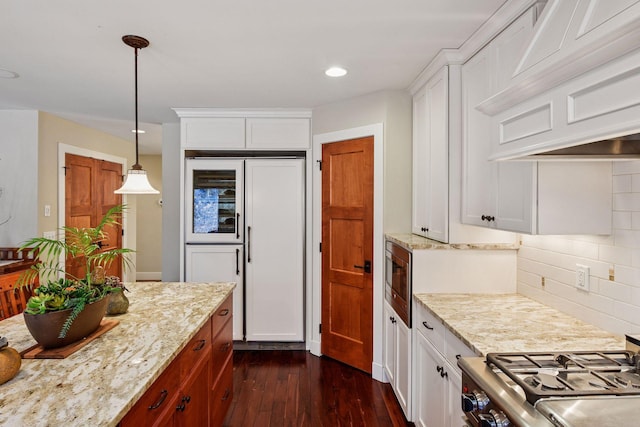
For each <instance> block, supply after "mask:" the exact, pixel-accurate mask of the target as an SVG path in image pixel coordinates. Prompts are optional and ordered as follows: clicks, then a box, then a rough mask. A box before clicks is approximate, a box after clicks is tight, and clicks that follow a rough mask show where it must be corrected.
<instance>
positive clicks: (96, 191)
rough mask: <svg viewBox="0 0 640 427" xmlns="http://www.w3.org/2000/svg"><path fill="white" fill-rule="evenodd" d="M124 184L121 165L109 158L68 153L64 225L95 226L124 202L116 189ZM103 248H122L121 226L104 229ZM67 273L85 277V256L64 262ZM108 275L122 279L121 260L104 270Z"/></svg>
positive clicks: (66, 158)
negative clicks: (110, 160) (115, 192)
mask: <svg viewBox="0 0 640 427" xmlns="http://www.w3.org/2000/svg"><path fill="white" fill-rule="evenodd" d="M121 185H122V165H121V164H119V163H113V162H108V161H106V160H100V159H94V158H91V157H84V156H78V155H75V154H69V153H67V154H66V155H65V225H66V226H68V227H95V226H97V225H98V222H99V221H100V220H101V219H102V217H103V216H104V214H105V213H106V212H107V211H108V210H109V209H111V208H112V207H114V206H116V205H118V204H121V203H122V196H121V195H120V194H114V193H113V192H114V190H116V189H117V188H119V187H120V186H121ZM105 231H106V233H107V235H106V238H105V239H104V240H103V241H102V242H101V244H102V250H107V249H113V248H122V226H121V225H117V226H110V227H108V228H106V229H105ZM65 270H66V272H67V274H70V275H72V276H74V277H78V278H83V277H84V276H85V271H86V270H85V265H84V258H83V257H76V258H73V259H72V258H68V259H67V260H66V261H65ZM105 274H107V275H109V276H118V277H120V278H122V263H121V262H114V263H112V264H111V265H110V266H109V268H108V269H107V270H106V271H105Z"/></svg>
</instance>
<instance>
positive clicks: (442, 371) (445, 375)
mask: <svg viewBox="0 0 640 427" xmlns="http://www.w3.org/2000/svg"><path fill="white" fill-rule="evenodd" d="M440 376H441V377H442V378H447V379H449V374H447V373H446V371H445V370H444V368H443V369H442V370H441V371H440Z"/></svg>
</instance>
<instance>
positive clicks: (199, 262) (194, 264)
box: [185, 245, 244, 341]
mask: <svg viewBox="0 0 640 427" xmlns="http://www.w3.org/2000/svg"><path fill="white" fill-rule="evenodd" d="M185 256H186V262H185V265H186V268H185V280H186V281H187V282H235V283H236V287H235V289H234V290H233V339H234V340H236V341H238V340H240V341H241V340H242V338H243V331H242V326H243V325H242V323H243V322H242V319H243V313H242V306H243V303H242V302H243V292H242V287H243V280H242V272H243V256H244V255H243V253H242V245H187V247H186V253H185Z"/></svg>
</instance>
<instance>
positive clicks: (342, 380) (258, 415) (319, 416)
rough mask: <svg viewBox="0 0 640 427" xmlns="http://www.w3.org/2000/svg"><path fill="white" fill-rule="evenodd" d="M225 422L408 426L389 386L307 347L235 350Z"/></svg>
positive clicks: (238, 424) (242, 425)
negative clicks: (229, 406) (304, 348)
mask: <svg viewBox="0 0 640 427" xmlns="http://www.w3.org/2000/svg"><path fill="white" fill-rule="evenodd" d="M233 363H234V367H233V371H234V372H233V387H234V389H233V392H234V396H233V402H232V403H231V408H230V409H229V413H228V414H227V418H226V420H225V423H224V425H225V426H234V427H247V426H260V427H262V426H277V427H280V426H296V427H298V426H331V427H334V426H335V427H338V426H381V427H382V426H406V425H407V422H406V420H405V418H404V415H403V413H402V409H400V406H398V402H397V400H396V398H395V396H394V394H393V391H392V390H391V386H390V385H389V384H383V383H380V382H378V381H375V380H373V379H371V376H370V375H368V374H366V373H364V372H361V371H359V370H357V369H354V368H351V367H349V366H346V365H344V364H342V363H339V362H336V361H335V360H332V359H329V358H326V357H316V356H313V355H311V354H310V353H309V352H306V351H299V350H298V351H296V350H275V351H271V350H256V351H235V352H234V355H233Z"/></svg>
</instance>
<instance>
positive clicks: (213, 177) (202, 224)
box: [186, 160, 242, 243]
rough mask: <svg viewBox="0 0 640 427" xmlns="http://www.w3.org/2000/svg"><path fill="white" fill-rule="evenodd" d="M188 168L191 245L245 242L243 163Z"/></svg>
mask: <svg viewBox="0 0 640 427" xmlns="http://www.w3.org/2000/svg"><path fill="white" fill-rule="evenodd" d="M187 165H188V167H187V191H186V194H187V195H188V199H189V200H187V213H186V214H187V215H186V216H187V230H186V233H187V242H218V243H220V242H221V243H237V242H241V241H242V236H241V231H242V222H241V221H242V215H241V210H242V209H241V204H240V203H241V201H242V194H241V193H242V161H241V160H239V161H238V160H189V162H188V164H187ZM238 222H240V224H238ZM238 225H239V226H238Z"/></svg>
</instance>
